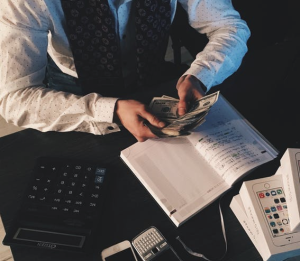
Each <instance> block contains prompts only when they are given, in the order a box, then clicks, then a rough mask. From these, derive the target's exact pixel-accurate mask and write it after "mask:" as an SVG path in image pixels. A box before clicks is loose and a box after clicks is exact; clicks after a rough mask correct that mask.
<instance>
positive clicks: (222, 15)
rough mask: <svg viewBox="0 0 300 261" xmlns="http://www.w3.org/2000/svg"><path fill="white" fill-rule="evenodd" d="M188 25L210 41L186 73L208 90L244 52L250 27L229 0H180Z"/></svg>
mask: <svg viewBox="0 0 300 261" xmlns="http://www.w3.org/2000/svg"><path fill="white" fill-rule="evenodd" d="M179 2H180V3H181V4H182V7H183V8H184V9H185V10H186V12H187V13H188V17H189V23H190V25H191V26H192V27H193V28H194V29H196V30H197V31H198V32H199V33H201V34H206V35H207V37H208V39H209V41H208V43H207V45H206V47H205V48H204V49H203V51H201V52H199V53H198V54H197V56H196V59H195V60H194V61H193V62H192V64H191V66H190V68H189V69H188V70H187V71H186V73H185V74H184V75H186V74H191V75H194V76H195V77H197V78H198V79H199V80H200V81H201V82H202V83H203V84H204V85H205V86H206V88H207V91H208V90H209V89H210V88H211V87H213V86H215V85H218V84H220V83H222V82H223V81H224V80H225V79H226V78H227V77H229V76H230V75H231V74H233V73H234V72H235V71H236V70H237V69H238V68H239V66H240V64H241V62H242V59H243V57H244V55H245V54H246V52H247V50H248V49H247V45H246V43H247V40H248V38H249V37H250V30H249V28H248V26H247V23H246V22H245V21H243V20H242V19H241V17H240V15H239V13H238V12H237V11H236V10H235V9H234V7H233V6H232V3H231V0H185V1H184V0H179Z"/></svg>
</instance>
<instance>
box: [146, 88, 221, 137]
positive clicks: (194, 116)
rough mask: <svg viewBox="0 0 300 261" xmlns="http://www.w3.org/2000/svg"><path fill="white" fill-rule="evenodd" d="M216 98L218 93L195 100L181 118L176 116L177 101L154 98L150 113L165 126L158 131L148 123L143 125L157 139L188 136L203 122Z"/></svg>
mask: <svg viewBox="0 0 300 261" xmlns="http://www.w3.org/2000/svg"><path fill="white" fill-rule="evenodd" d="M218 97H219V92H215V93H212V94H210V95H207V96H204V97H203V98H201V99H199V100H196V101H195V102H193V103H192V104H191V105H190V108H189V110H188V112H187V113H186V114H184V115H182V116H179V115H178V114H177V105H178V102H179V100H178V99H176V98H173V97H169V96H166V95H163V96H162V97H154V98H153V99H152V101H151V103H150V105H149V106H150V108H151V110H152V112H153V113H154V114H155V115H156V116H158V117H159V118H160V119H161V120H162V121H164V122H165V123H166V126H165V127H164V128H161V129H159V128H156V127H154V126H152V125H150V124H149V123H146V124H145V125H147V126H148V127H149V129H150V130H151V131H152V132H153V133H154V134H155V135H156V136H158V137H177V136H183V135H189V134H190V133H191V130H193V129H194V128H196V127H198V126H199V125H201V124H202V123H203V122H205V117H206V116H207V114H208V112H209V110H210V108H211V107H212V106H213V104H214V103H215V102H216V101H217V100H218Z"/></svg>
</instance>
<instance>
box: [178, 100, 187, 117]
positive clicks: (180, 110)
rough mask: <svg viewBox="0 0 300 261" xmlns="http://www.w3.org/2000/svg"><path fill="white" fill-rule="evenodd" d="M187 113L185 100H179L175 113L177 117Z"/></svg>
mask: <svg viewBox="0 0 300 261" xmlns="http://www.w3.org/2000/svg"><path fill="white" fill-rule="evenodd" d="M186 112H187V102H186V101H185V99H180V100H179V102H178V105H177V113H178V115H179V116H182V115H184V114H186Z"/></svg>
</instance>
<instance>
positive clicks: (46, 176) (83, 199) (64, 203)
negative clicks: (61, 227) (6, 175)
mask: <svg viewBox="0 0 300 261" xmlns="http://www.w3.org/2000/svg"><path fill="white" fill-rule="evenodd" d="M105 179H106V168H103V167H99V166H95V165H91V164H88V163H82V164H81V163H74V162H65V161H59V160H54V161H51V160H50V161H49V160H45V161H43V160H41V161H39V162H38V164H37V166H36V168H35V169H34V178H33V181H32V183H31V185H30V187H29V190H28V192H27V195H26V198H27V199H26V201H25V204H24V208H23V210H24V211H25V212H27V213H28V212H31V213H34V215H43V216H47V217H51V216H52V217H53V216H56V217H57V216H65V217H73V218H76V217H80V218H81V219H83V220H86V219H89V218H92V217H93V216H94V215H95V214H96V213H97V209H98V205H99V200H100V199H101V196H102V187H103V184H104V182H105ZM77 223H78V222H77Z"/></svg>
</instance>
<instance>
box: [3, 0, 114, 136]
mask: <svg viewBox="0 0 300 261" xmlns="http://www.w3.org/2000/svg"><path fill="white" fill-rule="evenodd" d="M42 2H43V1H38V0H32V3H31V4H30V5H29V4H27V1H23V0H16V1H4V3H3V5H2V4H1V7H0V114H1V115H2V116H3V118H4V119H5V120H6V121H7V122H9V123H12V124H14V125H17V126H19V127H25V128H34V129H37V130H40V131H62V132H64V131H82V132H89V133H93V134H107V133H111V132H115V131H119V130H120V129H119V127H118V125H117V124H115V123H113V112H114V107H115V103H116V100H117V99H115V98H104V97H102V96H101V95H99V94H96V93H91V94H89V95H86V96H77V95H74V94H70V93H65V92H58V91H55V90H52V89H47V88H45V86H44V85H43V80H44V77H45V70H46V65H47V45H48V32H49V28H50V24H49V21H48V20H47V18H46V17H47V15H45V14H47V10H46V6H43V5H41V3H42ZM33 7H34V8H33ZM43 14H44V15H43Z"/></svg>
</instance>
